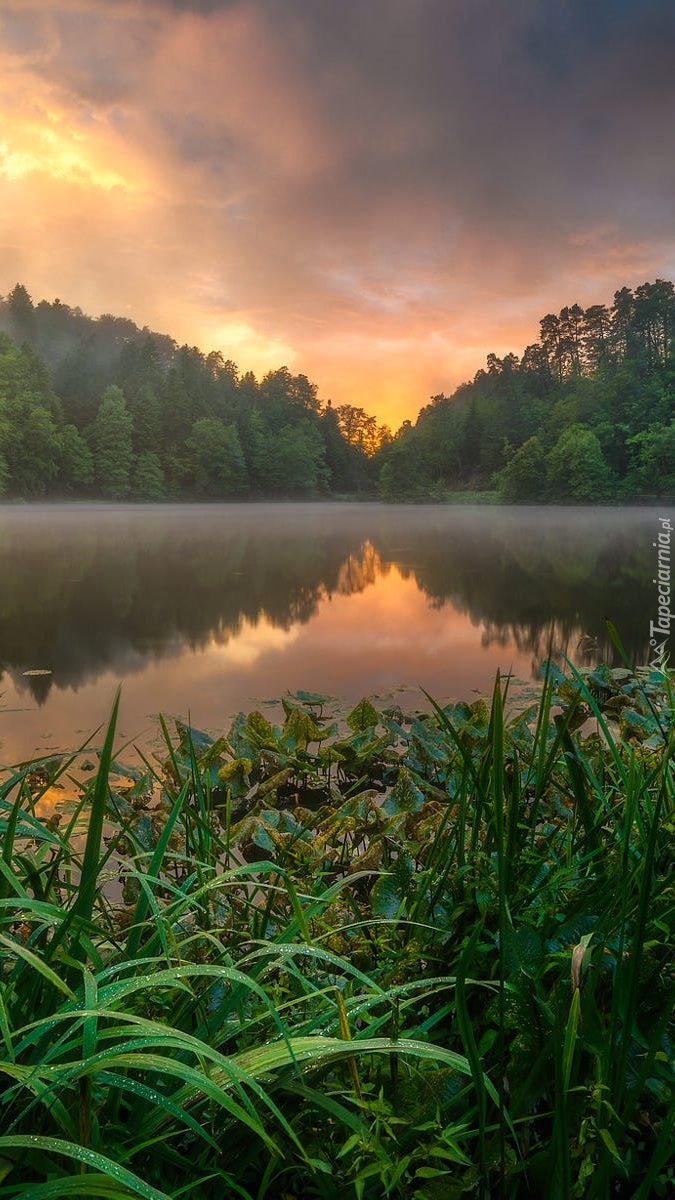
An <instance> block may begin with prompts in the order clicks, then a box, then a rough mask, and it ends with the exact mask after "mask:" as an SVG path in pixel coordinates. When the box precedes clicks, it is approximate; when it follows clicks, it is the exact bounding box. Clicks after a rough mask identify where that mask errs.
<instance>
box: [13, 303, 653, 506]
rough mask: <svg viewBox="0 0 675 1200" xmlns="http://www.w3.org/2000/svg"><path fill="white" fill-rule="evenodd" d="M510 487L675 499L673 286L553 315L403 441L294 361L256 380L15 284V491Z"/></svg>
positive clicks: (409, 428) (208, 492) (271, 492)
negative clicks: (292, 368)
mask: <svg viewBox="0 0 675 1200" xmlns="http://www.w3.org/2000/svg"><path fill="white" fill-rule="evenodd" d="M485 489H496V490H497V492H498V494H499V497H500V499H502V500H503V501H505V502H514V501H515V502H517V501H528V502H552V501H580V502H594V501H622V500H635V499H656V498H659V497H664V496H665V497H670V496H675V287H674V286H673V284H672V283H670V282H668V281H665V280H656V281H655V282H654V283H645V284H643V285H642V286H640V287H638V288H636V289H635V290H634V291H632V290H631V289H630V288H627V287H625V288H622V289H621V290H620V291H618V292H616V294H615V296H614V302H613V304H612V306H611V307H607V306H606V305H602V304H596V305H593V306H592V307H591V308H587V309H583V308H581V307H580V305H578V304H574V305H572V306H571V307H565V308H563V309H562V310H561V311H560V313H559V314H558V315H557V316H556V315H554V314H552V313H550V314H548V315H547V316H545V317H544V318H543V319H542V320H541V322H540V338H539V341H537V342H536V343H534V345H531V346H528V347H527V349H526V350H525V352H524V354H523V356H522V358H520V359H519V358H518V357H517V356H516V355H515V354H508V355H506V357H505V358H503V359H500V358H498V357H497V356H496V355H494V354H491V355H489V356H488V359H487V369H486V370H480V371H479V372H478V373H477V375H476V376H475V378H474V380H473V381H472V382H471V383H466V384H463V385H462V386H461V387H459V388H458V389H457V391H456V392H455V394H454V395H453V396H451V397H447V396H445V395H442V394H441V395H439V396H435V397H433V399H432V401H431V403H430V404H429V405H428V406H427V407H425V408H423V409H422V410H421V412H420V414H419V416H418V418H417V421H416V423H415V425H412V424H411V423H410V422H406V423H405V424H404V425H403V426H402V428H401V429H400V430H399V431H398V433H397V434H396V436H395V437H394V438H392V437H391V434H390V432H389V430H388V429H387V427H386V426H378V424H377V422H376V420H375V418H374V417H372V416H369V415H368V414H367V412H366V411H365V410H364V409H363V408H358V407H355V406H353V405H349V404H342V405H336V406H334V405H333V404H332V403H331V401H330V400H328V401H327V402H326V403H323V402H322V401H321V400H320V399H319V397H318V394H317V388H316V386H315V385H314V384H313V383H311V382H310V381H309V379H308V378H307V377H306V376H305V375H291V373H290V372H289V371H288V369H287V368H286V367H282V368H280V369H279V370H276V371H271V372H269V373H268V374H267V375H265V376H264V377H263V379H261V380H260V381H258V380H257V379H256V378H255V376H254V375H252V374H251V373H247V374H243V375H240V373H239V371H238V368H237V366H236V364H235V363H233V362H231V361H230V360H226V359H224V358H223V356H222V355H221V354H219V353H210V354H204V353H202V351H200V350H198V349H197V348H196V347H189V346H178V345H177V343H176V342H175V341H174V340H173V339H172V338H170V337H168V336H166V335H164V334H156V333H152V332H151V331H150V330H149V329H147V328H144V329H139V328H138V326H136V325H135V324H134V323H133V322H132V321H129V320H127V319H126V318H122V317H115V316H110V315H105V316H102V317H99V318H96V319H94V318H92V317H88V316H86V315H85V314H84V313H83V312H82V311H81V310H80V309H78V308H75V309H73V308H70V307H69V306H67V305H65V304H62V303H61V302H60V301H58V300H54V301H53V302H52V303H48V302H46V301H41V302H40V303H38V304H37V305H36V304H34V303H33V301H32V299H31V297H30V295H29V293H28V292H27V290H26V288H25V287H23V286H22V285H21V284H17V285H16V287H15V288H14V289H13V291H12V292H11V293H10V294H9V296H7V297H6V298H5V299H3V300H0V494H5V495H6V496H8V497H12V496H25V497H38V496H85V497H86V496H95V497H105V498H109V499H115V500H116V499H122V498H127V497H128V498H137V499H147V500H153V499H163V498H177V499H178V498H183V499H188V498H205V499H230V498H246V497H255V496H260V497H270V496H272V497H276V496H278V497H303V496H304V497H312V496H321V495H328V494H332V495H341V494H342V495H344V494H351V495H354V494H365V495H367V494H371V495H376V494H377V495H379V496H380V497H381V498H382V499H385V500H425V499H443V498H444V497H445V496H447V494H448V493H449V492H461V491H468V492H471V491H476V490H485Z"/></svg>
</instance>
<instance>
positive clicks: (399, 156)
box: [0, 0, 675, 427]
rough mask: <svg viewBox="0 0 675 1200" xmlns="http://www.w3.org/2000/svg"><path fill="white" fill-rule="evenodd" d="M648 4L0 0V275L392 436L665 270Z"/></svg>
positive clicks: (661, 65) (672, 99)
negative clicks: (554, 319) (547, 317)
mask: <svg viewBox="0 0 675 1200" xmlns="http://www.w3.org/2000/svg"><path fill="white" fill-rule="evenodd" d="M674 61H675V6H674V5H673V4H672V2H671V0H615V3H613V4H611V5H610V4H588V2H587V0H555V2H553V3H552V2H551V0H518V2H517V3H509V4H507V3H502V2H501V0H367V2H364V0H341V3H340V4H335V3H334V0H308V2H307V3H302V4H300V3H298V2H297V0H258V2H257V3H256V2H255V0H233V2H228V0H221V2H218V0H211V2H206V0H204V2H201V3H198V2H197V0H194V2H193V3H190V2H188V0H186V2H182V0H173V2H170V0H147V2H146V3H143V4H137V3H135V2H131V0H108V2H107V3H106V4H101V3H98V2H97V0H56V2H54V0H4V2H3V4H2V6H1V9H0V292H2V293H3V294H6V293H8V292H9V291H10V290H11V288H12V287H13V286H14V284H15V283H16V282H17V281H20V282H22V283H24V284H25V285H26V286H27V287H28V290H29V291H30V292H31V294H32V295H33V298H34V299H35V300H39V299H43V298H44V299H48V300H52V299H54V298H55V297H59V298H60V299H61V300H62V301H64V302H65V303H68V304H71V305H73V306H75V305H79V306H80V307H81V308H83V309H84V310H85V312H87V313H89V314H91V315H99V314H100V313H103V312H112V313H115V314H117V315H122V316H124V315H126V316H129V317H131V318H132V319H133V320H135V321H136V322H137V323H138V324H139V325H148V326H150V328H152V329H156V330H158V331H159V332H165V333H170V334H171V335H172V336H174V337H175V338H176V339H177V340H178V341H180V342H183V341H187V342H189V343H190V344H195V345H198V346H200V348H202V349H204V350H207V351H208V350H210V349H220V350H222V351H223V353H224V354H225V356H226V357H230V358H233V359H234V360H235V361H236V362H237V363H238V364H239V366H240V368H241V369H242V370H246V369H252V370H254V371H255V372H256V373H257V374H258V375H261V374H263V373H264V372H265V371H267V370H270V369H274V368H276V367H279V366H282V365H287V366H288V367H289V368H290V369H291V371H293V372H296V373H299V372H302V373H304V374H307V375H308V376H309V377H310V378H311V379H312V380H313V381H315V382H316V383H317V384H318V387H319V394H320V395H321V397H322V398H323V399H324V400H326V399H328V398H329V397H331V398H332V399H333V400H334V401H335V402H336V403H353V404H357V405H360V406H363V407H365V408H366V409H367V410H368V411H370V412H373V413H375V414H376V415H377V416H378V417H379V418H380V419H381V420H385V421H388V422H389V423H390V424H391V425H392V426H394V427H396V426H397V425H398V424H400V422H401V421H402V420H403V419H405V418H407V417H408V418H411V419H414V417H415V416H416V414H417V411H418V409H419V408H420V407H421V406H422V405H423V404H425V403H426V402H427V401H428V399H429V397H430V396H431V395H433V394H435V393H437V392H439V391H444V392H446V394H449V393H450V392H451V391H452V390H453V389H454V387H455V386H456V385H457V384H458V383H459V382H461V381H462V380H464V379H466V378H470V377H472V376H473V374H474V373H475V371H476V370H477V369H479V368H480V367H482V366H483V365H484V363H485V358H486V355H487V354H488V353H489V352H491V351H494V352H495V353H497V354H499V355H502V354H505V353H506V352H508V351H510V350H514V351H516V352H517V353H520V352H521V351H522V350H523V349H524V347H525V346H526V345H527V344H528V343H531V342H533V341H535V340H536V338H537V335H538V321H539V318H540V317H541V316H543V315H544V314H545V313H546V312H549V311H552V310H554V311H557V310H558V309H559V308H560V307H561V306H562V305H563V304H568V303H574V302H578V303H580V304H582V305H583V306H588V305H590V304H594V303H599V302H603V301H607V302H611V299H612V296H613V293H614V291H615V290H616V289H617V288H619V287H622V286H624V285H628V286H636V285H637V284H639V283H642V282H644V281H645V280H646V279H654V278H656V277H661V278H672V277H673V276H675V145H674V143H675V120H674V119H673V117H674V115H675V74H674V73H673V70H672V64H673V62H674Z"/></svg>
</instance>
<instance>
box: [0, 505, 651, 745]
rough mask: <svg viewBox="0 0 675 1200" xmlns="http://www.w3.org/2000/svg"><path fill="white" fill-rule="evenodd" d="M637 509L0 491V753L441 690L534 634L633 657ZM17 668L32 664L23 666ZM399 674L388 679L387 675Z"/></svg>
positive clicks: (640, 649)
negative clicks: (144, 501)
mask: <svg viewBox="0 0 675 1200" xmlns="http://www.w3.org/2000/svg"><path fill="white" fill-rule="evenodd" d="M659 515H664V514H663V513H661V512H660V510H655V509H646V508H641V509H614V508H612V509H598V508H592V509H560V508H493V507H466V508H465V507H449V506H435V505H429V506H419V507H410V506H392V505H379V504H363V505H361V504H317V505H309V504H297V505H293V504H278V505H274V504H247V505H175V506H174V505H156V506H155V505H152V506H151V505H147V506H143V505H105V504H95V505H94V504H92V505H82V504H60V505H21V506H2V507H1V508H0V562H1V564H2V570H1V574H0V671H1V675H0V691H1V692H2V695H1V696H0V761H3V762H5V763H7V762H13V761H18V760H19V759H22V758H25V757H28V756H30V755H33V754H38V753H40V754H42V753H46V752H48V751H50V750H52V749H54V750H55V749H66V748H75V747H76V746H78V745H79V744H80V743H81V742H82V741H83V740H84V738H85V737H87V736H88V735H90V734H91V733H92V732H93V731H94V730H95V728H96V726H97V725H98V724H100V723H101V722H102V721H104V720H105V718H106V715H107V713H108V711H109V708H110V705H111V702H112V698H113V695H114V692H115V689H116V687H117V685H118V683H120V682H121V683H122V709H121V712H122V727H121V733H122V734H124V735H126V736H127V737H129V738H141V739H142V738H143V736H144V735H145V734H146V733H147V730H148V729H149V728H151V727H152V724H153V720H154V717H155V715H156V714H157V713H158V712H159V711H161V712H163V713H165V714H167V715H176V716H181V717H183V718H187V717H188V714H189V718H190V719H191V720H192V722H193V723H194V724H197V725H200V726H205V727H207V728H219V727H221V726H222V725H226V724H227V723H228V720H229V718H230V717H231V716H232V715H233V714H234V713H235V712H236V711H238V710H239V709H240V708H246V707H250V706H251V705H252V704H260V703H262V702H263V701H267V700H270V699H272V698H274V697H278V696H279V695H280V694H282V693H283V692H285V691H287V690H291V691H295V690H297V689H307V690H311V691H318V692H322V693H329V694H334V695H338V696H340V697H343V698H344V699H345V700H347V701H350V700H357V699H359V698H360V697H361V696H363V695H371V696H372V695H379V696H381V697H390V700H389V702H390V703H391V702H392V701H394V702H395V701H396V700H397V699H400V697H401V696H408V695H410V696H411V697H414V696H416V695H418V694H419V693H418V692H417V689H419V688H420V687H422V688H425V689H426V690H427V691H429V692H430V693H431V694H432V695H434V696H436V697H437V698H438V699H439V700H445V699H448V698H451V697H452V698H468V699H471V698H472V697H473V695H474V692H475V691H481V692H484V691H488V690H489V689H490V688H491V685H492V682H493V680H494V675H495V671H496V670H497V668H499V669H500V671H501V672H502V673H507V672H509V671H512V672H514V673H515V674H516V675H517V676H518V677H520V678H521V679H524V680H532V679H536V678H537V676H538V672H539V667H540V664H541V661H542V660H543V659H544V658H545V657H546V655H547V652H548V645H549V640H550V639H551V637H553V644H554V649H555V651H556V652H557V653H558V654H566V655H568V656H569V657H570V658H571V659H572V660H574V661H576V662H581V661H585V662H588V661H595V660H597V659H598V658H606V659H610V658H611V657H612V654H613V651H612V646H611V643H610V641H609V638H608V636H607V634H606V629H605V624H604V619H605V617H609V618H610V619H611V620H612V621H613V623H614V624H615V625H616V627H617V628H618V630H619V631H620V634H621V637H622V640H623V642H624V645H625V647H626V650H627V651H628V653H629V655H630V656H631V658H632V660H633V661H634V662H636V663H638V662H645V661H647V659H648V657H649V647H648V630H649V612H650V606H651V607H653V602H654V596H653V593H654V586H653V584H652V578H653V574H654V572H653V569H652V568H653V562H652V558H653V553H654V552H653V549H652V543H653V541H654V539H655V531H657V530H658V516H659ZM35 672H40V673H39V674H36V673H35ZM399 689H407V690H406V691H404V692H400V691H399Z"/></svg>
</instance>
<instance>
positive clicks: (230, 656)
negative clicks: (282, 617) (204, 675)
mask: <svg viewBox="0 0 675 1200" xmlns="http://www.w3.org/2000/svg"><path fill="white" fill-rule="evenodd" d="M299 637H300V627H299V626H298V625H292V626H291V627H290V629H280V628H279V626H277V625H272V624H271V623H270V622H269V621H268V619H267V617H260V618H259V620H258V621H249V620H247V619H246V618H244V620H242V622H241V627H240V629H239V630H238V631H237V633H236V634H234V635H233V636H232V635H229V634H228V635H226V636H225V637H222V636H218V635H214V637H212V639H211V641H210V643H209V644H208V645H207V646H206V647H205V650H204V655H203V657H204V661H205V664H212V665H213V667H214V668H215V669H219V670H222V668H223V666H226V665H229V664H233V665H236V666H237V667H252V666H253V665H254V664H255V663H257V662H258V661H259V660H260V658H261V657H262V656H263V655H264V654H266V653H267V652H268V651H270V650H275V651H277V652H280V651H283V650H286V649H287V648H288V647H289V646H290V645H292V644H293V643H294V642H297V640H298V638H299Z"/></svg>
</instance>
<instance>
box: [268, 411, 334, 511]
mask: <svg viewBox="0 0 675 1200" xmlns="http://www.w3.org/2000/svg"><path fill="white" fill-rule="evenodd" d="M267 470H268V487H269V488H270V490H271V491H273V492H275V493H277V494H279V495H285V496H292V495H297V494H298V493H305V494H307V493H309V494H311V493H314V492H317V491H323V490H325V488H326V486H327V484H328V478H329V472H328V467H327V465H326V448H325V445H324V442H323V439H322V437H321V434H320V433H319V431H318V430H317V429H316V427H315V426H314V425H313V424H311V423H310V422H309V421H308V420H304V421H301V422H300V423H299V424H298V425H285V426H284V427H283V429H281V430H280V431H279V433H278V435H277V436H276V437H275V438H274V440H273V441H272V442H271V443H270V444H269V446H268V466H267Z"/></svg>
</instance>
